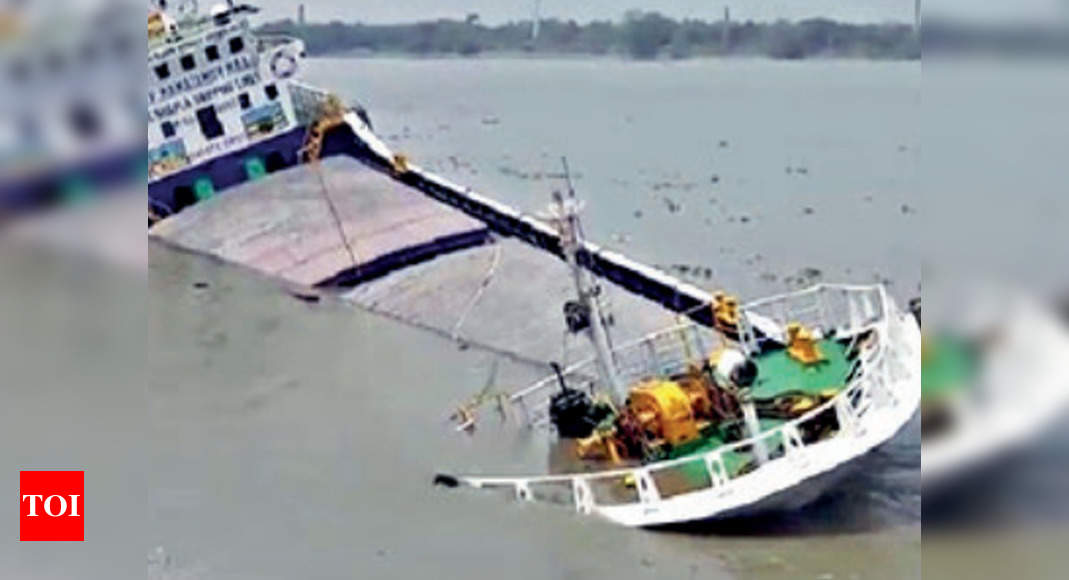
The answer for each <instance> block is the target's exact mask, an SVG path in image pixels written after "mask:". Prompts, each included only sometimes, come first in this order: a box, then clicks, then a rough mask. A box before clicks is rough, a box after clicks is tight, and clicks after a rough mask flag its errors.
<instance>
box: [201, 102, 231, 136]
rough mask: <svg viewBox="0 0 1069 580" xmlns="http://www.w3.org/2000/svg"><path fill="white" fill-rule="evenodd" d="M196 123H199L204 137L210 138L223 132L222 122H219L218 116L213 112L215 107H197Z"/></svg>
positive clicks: (221, 134)
mask: <svg viewBox="0 0 1069 580" xmlns="http://www.w3.org/2000/svg"><path fill="white" fill-rule="evenodd" d="M197 123H198V124H199V125H200V132H201V133H202V134H203V135H204V138H205V139H209V140H211V139H215V138H217V137H222V136H223V133H225V131H224V130H223V124H222V123H220V122H219V116H218V115H217V114H216V113H215V107H205V108H203V109H199V110H198V111H197Z"/></svg>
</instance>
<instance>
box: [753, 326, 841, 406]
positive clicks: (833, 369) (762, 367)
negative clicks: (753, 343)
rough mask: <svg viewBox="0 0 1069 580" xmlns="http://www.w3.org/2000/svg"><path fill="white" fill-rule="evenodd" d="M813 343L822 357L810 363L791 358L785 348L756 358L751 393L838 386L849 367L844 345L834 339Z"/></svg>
mask: <svg viewBox="0 0 1069 580" xmlns="http://www.w3.org/2000/svg"><path fill="white" fill-rule="evenodd" d="M817 345H818V348H819V349H820V352H821V354H823V355H824V358H825V359H826V360H824V361H823V362H819V363H816V364H812V365H805V364H802V363H800V362H798V361H796V360H794V359H793V358H791V357H790V355H788V354H787V351H786V349H782V350H776V351H773V352H770V353H766V354H763V355H761V356H760V357H759V358H758V359H757V361H756V362H757V384H755V385H754V388H753V395H754V397H758V398H762V399H765V398H769V397H774V396H776V395H780V394H783V393H787V392H790V391H803V392H805V393H809V394H813V395H816V394H820V393H821V392H823V391H826V390H828V389H841V388H842V387H843V386H844V385H845V383H846V374H847V373H848V372H849V371H850V361H848V360H847V359H846V346H845V345H842V344H840V343H838V342H836V341H834V340H822V341H820V342H818V343H817Z"/></svg>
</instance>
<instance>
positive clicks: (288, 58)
mask: <svg viewBox="0 0 1069 580" xmlns="http://www.w3.org/2000/svg"><path fill="white" fill-rule="evenodd" d="M271 74H272V75H274V76H275V78H276V79H288V78H290V77H291V76H293V75H295V74H297V57H295V56H293V55H292V54H290V53H288V52H286V51H283V50H280V51H278V52H276V53H275V55H274V56H272V57H271Z"/></svg>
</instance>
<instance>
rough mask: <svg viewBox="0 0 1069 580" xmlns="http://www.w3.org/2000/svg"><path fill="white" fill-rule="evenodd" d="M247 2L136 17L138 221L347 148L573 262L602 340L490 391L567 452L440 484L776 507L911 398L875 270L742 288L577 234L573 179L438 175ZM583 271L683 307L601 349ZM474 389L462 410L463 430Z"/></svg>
mask: <svg viewBox="0 0 1069 580" xmlns="http://www.w3.org/2000/svg"><path fill="white" fill-rule="evenodd" d="M253 13H254V9H252V8H251V7H248V6H244V5H242V6H233V5H229V4H226V5H219V6H217V7H215V8H213V9H212V10H211V12H210V13H209V14H208V15H206V16H201V15H198V14H196V11H195V10H193V11H189V12H184V13H179V14H177V15H176V16H171V15H169V14H168V13H166V12H164V11H162V10H155V11H153V12H152V14H151V15H150V17H149V31H150V32H149V37H150V40H149V42H150V52H149V73H150V77H151V78H150V82H151V85H150V91H149V118H150V125H149V159H148V164H149V165H148V167H149V192H148V195H149V211H150V221H153V220H161V219H166V218H167V217H168V216H172V215H174V214H176V213H178V212H181V211H182V210H183V209H185V208H188V207H190V206H191V205H193V204H197V203H199V202H201V201H204V200H208V199H210V198H212V197H214V196H215V195H217V194H219V193H222V192H223V191H225V190H227V189H231V188H233V187H234V186H235V185H238V184H240V183H244V182H247V181H255V180H259V179H263V178H268V176H269V175H270V174H272V173H275V172H278V171H281V170H283V169H286V168H287V167H291V166H294V165H297V164H300V163H305V162H309V163H314V162H315V161H317V160H318V159H320V158H321V157H325V156H328V155H344V156H348V157H352V158H355V159H358V160H359V161H360V162H361V163H363V164H364V165H366V166H368V167H371V168H373V169H376V170H378V171H380V172H381V173H383V174H385V175H387V176H389V178H390V179H392V180H393V181H394V182H396V183H400V184H402V185H404V186H406V187H407V188H410V189H412V190H416V191H419V192H422V193H423V194H425V195H426V196H427V197H429V198H431V199H433V200H436V201H437V202H440V203H442V204H444V205H446V206H449V207H451V208H453V209H456V210H459V211H461V212H463V213H464V214H467V215H468V216H470V217H473V218H475V219H477V220H478V221H480V222H482V223H484V224H486V227H487V228H488V229H489V230H490V231H492V232H493V233H494V234H496V235H499V236H503V237H511V238H515V239H518V240H521V241H523V242H524V243H526V244H528V245H530V246H533V247H535V248H537V249H539V250H542V251H544V252H546V253H548V254H550V255H553V256H556V257H558V258H560V259H562V260H564V261H565V262H566V263H567V264H568V265H569V266H570V267H571V270H572V273H573V277H574V280H575V286H576V291H577V298H576V299H575V300H574V301H571V302H569V303H568V304H567V305H566V309H565V314H566V323H567V327H568V329H569V330H570V331H571V332H573V333H576V334H586V335H588V336H589V338H590V339H591V343H592V344H593V346H594V351H595V352H596V353H597V356H595V357H594V358H592V359H590V360H589V361H586V362H583V363H579V364H577V365H573V366H571V367H569V368H567V369H560V370H559V372H557V373H554V374H553V375H550V376H548V377H546V378H545V379H544V380H542V381H540V382H538V383H536V384H535V385H532V386H530V387H529V388H527V389H523V390H521V391H519V392H516V393H514V394H512V395H511V396H509V397H507V400H505V401H502V405H503V406H508V407H509V408H511V409H513V410H515V411H516V412H515V413H514V415H516V416H519V417H522V418H523V421H522V425H523V426H524V427H523V428H524V429H527V428H532V427H533V428H542V427H547V428H548V427H552V429H547V435H548V436H549V437H552V438H553V441H554V442H555V444H556V445H559V447H560V448H561V449H562V450H563V451H564V454H565V455H566V456H568V457H570V458H571V460H572V461H573V463H574V470H569V471H567V472H554V473H549V474H544V475H532V476H506V477H484V476H474V475H473V476H460V477H452V476H450V477H443V478H442V481H443V482H447V483H456V484H461V483H463V484H466V485H469V486H472V487H476V488H483V489H485V488H504V489H507V490H509V491H510V492H511V493H512V494H514V495H515V497H517V498H519V499H521V500H525V501H537V500H540V499H551V498H558V499H561V500H563V501H565V502H567V503H571V504H572V505H574V506H575V508H576V509H577V510H578V511H579V512H580V513H583V514H590V515H598V516H602V517H604V518H607V519H609V520H611V521H614V522H617V523H620V524H625V525H633V526H646V525H658V524H666V523H674V522H682V521H689V520H698V519H705V518H713V517H724V516H731V515H742V514H750V513H755V512H759V511H763V510H769V509H781V508H790V507H794V506H797V505H801V504H803V503H806V502H807V501H811V500H812V499H814V498H816V497H818V496H819V495H820V494H821V493H822V492H823V491H824V490H826V489H827V488H828V487H829V486H831V485H833V484H834V483H835V481H836V480H837V479H838V478H839V477H840V476H841V475H842V474H843V473H844V472H845V471H846V470H847V469H848V468H849V467H850V466H851V464H852V463H853V462H854V461H855V460H856V459H858V458H859V457H861V456H862V455H864V454H865V453H867V452H869V451H871V450H872V449H874V448H875V447H877V446H878V445H880V444H881V443H884V442H886V441H888V440H889V439H890V438H892V437H893V436H894V434H895V433H897V432H898V431H899V429H901V427H902V426H903V425H904V424H905V423H906V422H907V421H908V420H909V419H910V418H911V417H912V416H913V415H914V413H915V412H916V410H917V409H918V406H919V401H920V332H919V329H918V326H917V322H916V320H914V318H913V317H912V316H910V315H909V314H908V313H906V312H904V311H901V310H899V309H898V308H897V307H896V306H895V304H894V303H893V302H892V301H891V300H890V299H889V297H888V296H887V293H886V291H885V290H884V289H883V288H882V287H880V286H871V287H869V286H864V287H862V286H836V285H822V286H817V287H814V288H811V289H808V290H805V291H802V292H798V293H793V294H789V295H784V296H776V297H772V298H769V299H765V300H760V301H757V302H752V303H748V304H744V305H742V304H739V302H738V301H737V300H734V299H732V298H731V297H729V296H727V295H715V296H714V295H710V294H709V293H708V292H706V291H705V290H703V289H700V288H697V287H695V286H693V285H690V284H687V283H685V282H682V281H680V280H678V279H675V278H673V277H672V276H669V275H667V274H665V273H664V272H661V271H659V270H657V269H655V268H651V267H649V266H646V265H644V264H641V263H639V262H637V261H635V260H632V259H631V258H629V257H627V256H623V255H621V254H619V253H616V252H612V251H609V250H606V249H604V248H602V247H600V246H598V245H596V244H593V243H591V242H589V241H587V240H584V239H583V238H582V235H581V231H582V230H581V227H579V222H578V203H577V202H576V201H575V199H574V194H573V195H571V196H570V197H568V198H567V199H565V198H563V197H561V198H559V199H558V203H557V206H556V208H555V210H554V213H553V214H552V215H551V216H550V217H549V218H539V217H536V216H532V215H527V214H524V213H522V212H520V211H517V210H516V209H513V208H511V207H509V206H507V205H505V204H502V203H500V202H498V201H496V200H494V199H492V198H489V197H487V196H484V195H481V194H479V193H477V192H475V191H473V190H471V188H468V187H464V186H461V185H458V184H455V183H452V182H450V181H449V180H446V179H444V178H442V177H440V176H437V175H435V174H433V173H431V172H429V171H427V170H425V169H423V168H422V167H420V166H418V165H416V164H414V163H412V162H410V161H409V160H408V159H407V158H406V157H405V156H404V155H400V154H397V153H395V152H393V151H391V150H390V148H389V147H387V146H386V145H385V144H384V143H383V142H382V141H381V140H380V139H379V138H378V137H377V136H376V135H375V134H374V132H373V131H372V129H371V126H370V124H369V122H368V120H367V116H366V115H365V114H362V113H361V111H360V110H359V109H358V108H356V109H354V108H350V107H347V106H345V105H343V104H342V103H340V101H339V100H338V99H337V98H334V97H332V96H330V95H329V94H328V93H327V92H325V91H321V90H318V89H315V88H313V87H310V86H308V85H306V84H304V83H301V82H299V81H297V80H296V76H297V74H298V72H299V70H300V66H301V61H302V58H303V56H304V51H303V46H302V45H301V43H300V42H299V41H297V40H294V39H284V38H260V37H257V36H256V35H254V34H253V33H252V31H251V29H250V27H249V24H248V16H249V15H250V14H253ZM168 221H169V220H168ZM165 223H166V222H165ZM339 229H340V228H339ZM343 236H344V234H343ZM359 269H360V268H359V267H357V270H359ZM591 274H594V275H597V276H599V277H600V278H602V279H607V280H610V281H612V282H613V283H614V284H616V285H617V286H619V287H621V288H623V289H625V290H627V291H629V292H631V293H633V294H635V295H638V296H642V297H645V298H647V299H649V300H651V301H653V302H655V303H657V304H660V305H661V306H663V307H665V308H667V309H668V310H670V311H673V312H676V313H679V314H681V315H682V316H685V317H687V318H689V319H690V320H691V322H690V323H688V324H685V325H681V326H679V327H676V328H671V329H668V330H664V331H661V332H658V333H654V334H652V335H649V336H646V337H644V338H642V339H640V340H639V341H637V342H634V343H631V344H629V345H625V346H621V347H616V348H613V347H612V346H611V340H610V338H609V336H608V327H609V326H610V325H609V324H607V322H606V320H605V317H604V315H603V313H602V310H601V308H600V306H599V303H600V298H599V296H600V295H601V292H600V290H599V288H598V287H597V286H596V285H595V284H593V283H592V277H591ZM360 280H363V278H360V277H346V276H341V277H334V278H331V279H330V280H326V281H324V282H323V283H320V284H317V285H319V286H321V287H330V286H332V285H338V286H345V285H349V286H351V285H353V284H356V283H360ZM547 370H548V369H547ZM477 407H478V405H466V406H465V407H463V408H462V409H460V410H459V411H458V412H457V414H456V416H457V418H458V420H459V422H460V425H459V427H460V428H462V429H465V428H470V427H471V426H472V425H473V424H474V421H475V417H476V414H477Z"/></svg>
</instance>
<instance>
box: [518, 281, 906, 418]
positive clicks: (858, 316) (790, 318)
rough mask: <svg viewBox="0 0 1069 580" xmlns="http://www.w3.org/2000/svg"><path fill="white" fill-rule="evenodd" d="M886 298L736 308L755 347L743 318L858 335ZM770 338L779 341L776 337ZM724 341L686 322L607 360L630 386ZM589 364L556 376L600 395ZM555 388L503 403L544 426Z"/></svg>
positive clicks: (817, 295)
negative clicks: (562, 376) (507, 403)
mask: <svg viewBox="0 0 1069 580" xmlns="http://www.w3.org/2000/svg"><path fill="white" fill-rule="evenodd" d="M886 300H887V297H886V294H885V292H884V289H883V287H882V286H847V285H830V284H821V285H818V286H813V287H811V288H808V289H805V290H801V291H799V292H794V293H790V294H782V295H778V296H772V297H769V298H764V299H761V300H758V301H755V302H751V303H749V304H747V305H745V306H743V307H742V309H741V311H742V315H741V316H740V319H741V321H742V322H743V323H742V326H743V329H742V330H743V331H742V332H741V334H742V340H743V341H744V342H749V343H750V346H751V347H753V348H756V345H755V344H754V343H755V342H756V341H755V339H754V338H753V337H754V335H755V330H754V329H753V327H752V326H751V324H750V323H749V320H750V319H751V318H754V319H757V318H758V317H759V318H760V319H762V320H765V321H768V322H770V323H771V324H772V326H774V327H775V328H779V329H783V328H785V327H786V325H787V323H789V322H801V323H802V324H804V325H805V326H806V327H808V328H812V329H817V330H819V331H820V332H821V333H822V334H823V335H824V336H827V335H829V334H830V333H832V332H835V333H836V335H837V336H839V337H848V336H858V335H860V334H861V333H863V332H864V331H866V330H868V329H870V328H872V327H873V326H874V325H875V324H876V323H878V322H879V321H881V320H885V319H886V314H887V306H886V305H887V302H886ZM750 315H753V316H750ZM766 326H767V325H766ZM766 331H767V330H766ZM771 338H774V339H778V340H782V339H783V337H782V336H776V337H771ZM726 342H727V341H726V339H725V338H724V337H723V336H722V335H721V334H719V333H717V332H715V331H713V330H711V329H708V328H705V327H703V326H699V325H697V324H693V323H687V324H682V325H679V326H674V327H671V328H668V329H666V330H661V331H658V332H655V333H653V334H649V335H646V336H644V337H642V338H640V339H638V340H635V341H632V342H629V343H627V344H624V345H623V346H620V347H617V348H615V349H613V357H614V360H615V363H616V368H617V375H618V376H619V377H620V380H621V382H622V383H623V384H635V383H637V382H639V381H641V380H642V379H645V378H651V377H656V376H666V375H672V374H678V373H681V372H683V371H685V370H687V368H688V366H690V365H692V364H701V362H702V361H703V360H704V358H705V357H706V356H707V355H708V354H709V353H710V352H711V351H712V350H713V349H714V348H717V347H720V346H723V345H724V344H725V343H726ZM594 365H595V361H594V359H593V358H587V359H584V360H582V361H580V362H578V363H576V364H573V365H571V366H569V367H568V368H567V369H565V370H564V371H563V373H562V374H563V375H564V378H565V380H566V381H567V382H568V384H569V386H571V387H573V388H579V389H581V390H586V391H588V392H590V393H591V394H594V393H595V392H598V391H601V392H605V391H604V389H602V385H601V384H600V382H601V381H600V379H599V378H597V377H598V373H597V371H596V367H595V366H594ZM557 388H558V381H557V377H556V376H555V375H550V376H548V377H545V378H544V379H542V380H540V381H538V382H536V383H534V384H533V385H530V386H528V387H527V388H524V389H522V390H520V391H517V392H516V393H514V394H512V395H511V396H510V397H509V402H510V403H512V404H513V406H514V407H515V408H516V410H517V411H518V413H519V416H520V417H522V418H523V420H524V421H525V422H526V424H527V425H528V426H530V427H537V426H544V425H546V424H547V423H548V420H549V408H548V407H549V398H550V396H551V395H552V394H553V393H554V392H555V391H556V389H557Z"/></svg>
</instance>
